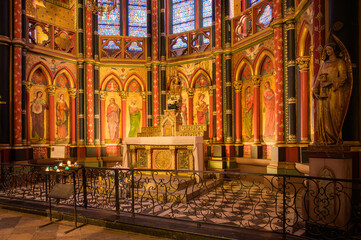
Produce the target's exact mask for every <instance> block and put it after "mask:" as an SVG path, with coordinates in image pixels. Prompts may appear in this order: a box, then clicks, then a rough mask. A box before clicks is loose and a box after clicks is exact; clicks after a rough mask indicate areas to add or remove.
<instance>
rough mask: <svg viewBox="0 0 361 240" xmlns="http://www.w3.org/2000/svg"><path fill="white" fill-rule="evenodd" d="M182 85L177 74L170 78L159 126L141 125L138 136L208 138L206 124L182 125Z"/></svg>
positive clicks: (183, 100)
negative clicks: (165, 103)
mask: <svg viewBox="0 0 361 240" xmlns="http://www.w3.org/2000/svg"><path fill="white" fill-rule="evenodd" d="M181 93H182V85H181V81H180V77H179V74H178V73H177V75H176V76H175V77H173V79H171V84H170V87H169V91H168V92H167V105H166V110H164V115H162V116H161V118H160V126H159V127H142V130H141V132H140V133H138V137H160V136H163V137H165V136H201V137H203V138H204V139H208V138H209V133H208V127H207V125H184V124H183V123H182V117H181V107H182V104H183V103H184V102H185V99H183V98H182V95H181Z"/></svg>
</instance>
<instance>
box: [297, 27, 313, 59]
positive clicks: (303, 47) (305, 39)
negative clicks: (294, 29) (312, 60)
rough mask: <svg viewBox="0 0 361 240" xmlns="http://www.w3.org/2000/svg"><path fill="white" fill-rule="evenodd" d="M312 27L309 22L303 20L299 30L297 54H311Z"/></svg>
mask: <svg viewBox="0 0 361 240" xmlns="http://www.w3.org/2000/svg"><path fill="white" fill-rule="evenodd" d="M311 32H312V31H311V27H310V25H309V24H308V23H307V22H303V23H302V26H301V30H300V32H299V38H298V46H297V55H298V56H309V55H310V51H311V46H312V35H311V34H310V33H311Z"/></svg>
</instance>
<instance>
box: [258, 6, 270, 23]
mask: <svg viewBox="0 0 361 240" xmlns="http://www.w3.org/2000/svg"><path fill="white" fill-rule="evenodd" d="M271 20H272V8H271V6H270V5H267V6H266V7H265V8H264V10H263V13H262V15H261V16H260V17H259V19H258V22H259V23H261V24H263V25H264V26H268V25H269V24H270V22H271Z"/></svg>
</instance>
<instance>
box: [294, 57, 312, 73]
mask: <svg viewBox="0 0 361 240" xmlns="http://www.w3.org/2000/svg"><path fill="white" fill-rule="evenodd" d="M310 60H311V58H310V56H301V57H298V58H297V59H296V63H297V65H298V67H299V68H300V71H302V72H307V71H308V70H309V69H310Z"/></svg>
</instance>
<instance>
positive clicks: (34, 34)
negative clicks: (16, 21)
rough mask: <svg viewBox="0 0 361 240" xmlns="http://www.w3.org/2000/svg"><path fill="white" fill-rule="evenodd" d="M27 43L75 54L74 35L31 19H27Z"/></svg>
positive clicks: (71, 32)
mask: <svg viewBox="0 0 361 240" xmlns="http://www.w3.org/2000/svg"><path fill="white" fill-rule="evenodd" d="M27 33H28V34H27V43H28V44H30V45H32V46H37V47H41V48H45V49H51V50H56V51H60V52H62V53H66V54H71V55H75V54H76V47H75V42H76V34H75V32H73V31H69V30H66V29H63V28H60V27H57V26H54V25H51V24H48V23H43V22H40V21H38V20H35V19H33V18H27Z"/></svg>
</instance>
